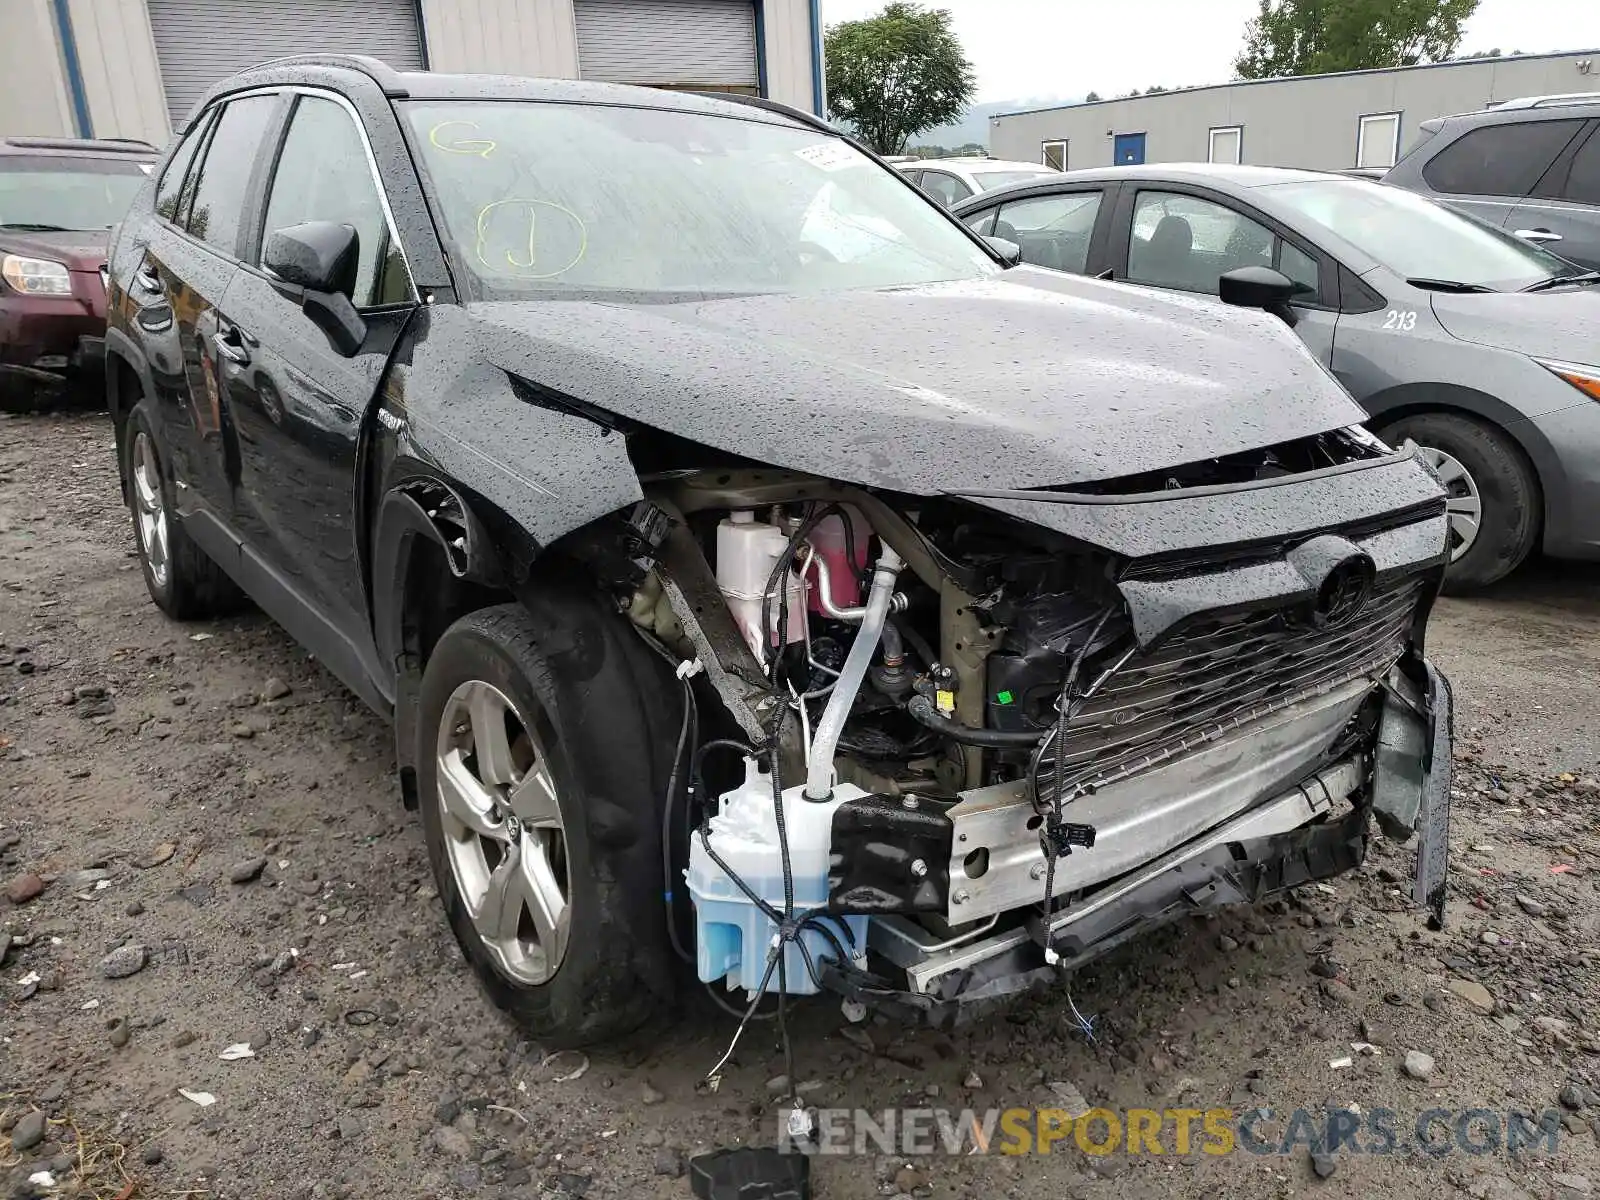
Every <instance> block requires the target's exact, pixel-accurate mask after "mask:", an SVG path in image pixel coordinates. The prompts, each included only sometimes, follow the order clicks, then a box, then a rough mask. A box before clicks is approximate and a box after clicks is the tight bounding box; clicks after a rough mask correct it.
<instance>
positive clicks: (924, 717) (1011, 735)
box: [906, 695, 1050, 750]
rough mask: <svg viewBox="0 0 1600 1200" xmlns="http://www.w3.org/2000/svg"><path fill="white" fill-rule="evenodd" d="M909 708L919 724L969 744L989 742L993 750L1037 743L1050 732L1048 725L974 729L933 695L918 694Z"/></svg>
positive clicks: (985, 744)
mask: <svg viewBox="0 0 1600 1200" xmlns="http://www.w3.org/2000/svg"><path fill="white" fill-rule="evenodd" d="M906 712H907V713H909V714H910V716H911V719H912V720H914V721H916V722H917V723H918V724H919V725H926V726H927V727H928V728H929V729H931V730H933V731H934V732H935V733H939V734H943V735H944V736H945V737H947V738H949V739H950V740H951V741H955V742H960V743H962V744H963V745H967V746H986V747H988V748H989V749H991V750H1016V749H1019V748H1021V747H1024V746H1037V745H1038V744H1039V743H1040V742H1041V741H1043V740H1044V739H1045V738H1047V737H1049V736H1050V730H1048V729H1036V730H1025V729H1024V730H1012V729H974V728H973V727H972V726H971V725H964V724H962V723H961V722H960V721H952V720H951V719H950V718H949V717H947V716H945V715H944V714H943V713H941V712H940V711H939V710H938V709H937V708H935V707H934V703H933V697H932V696H923V695H916V696H913V697H911V699H910V700H908V701H906Z"/></svg>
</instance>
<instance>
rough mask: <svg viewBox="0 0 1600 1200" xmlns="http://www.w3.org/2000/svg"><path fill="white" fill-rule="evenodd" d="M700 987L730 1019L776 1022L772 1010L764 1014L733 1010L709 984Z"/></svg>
mask: <svg viewBox="0 0 1600 1200" xmlns="http://www.w3.org/2000/svg"><path fill="white" fill-rule="evenodd" d="M701 986H702V987H704V988H705V989H706V995H708V996H710V997H711V1002H712V1003H713V1004H715V1005H716V1006H717V1007H718V1008H720V1009H721V1010H722V1011H723V1012H725V1013H727V1014H728V1015H729V1016H730V1017H738V1018H739V1019H740V1020H741V1021H776V1020H777V1019H778V1012H777V1010H776V1009H774V1010H773V1011H772V1012H767V1013H764V1012H750V1011H749V1010H747V1009H743V1008H735V1007H734V1006H733V1005H731V1004H729V1003H728V1002H727V1001H726V1000H724V999H723V998H722V997H721V996H719V995H717V989H716V988H714V987H712V986H711V985H710V984H709V983H703V984H701Z"/></svg>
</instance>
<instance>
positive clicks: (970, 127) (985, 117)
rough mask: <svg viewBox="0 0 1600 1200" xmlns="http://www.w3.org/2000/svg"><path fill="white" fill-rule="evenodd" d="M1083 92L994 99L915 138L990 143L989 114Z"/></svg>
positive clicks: (925, 142) (1065, 100)
mask: <svg viewBox="0 0 1600 1200" xmlns="http://www.w3.org/2000/svg"><path fill="white" fill-rule="evenodd" d="M1082 99H1083V97H1082V96H1081V95H1080V96H1033V97H1029V98H1028V99H1025V100H994V101H991V102H989V103H987V104H974V105H973V106H972V107H971V108H969V109H967V115H966V116H964V117H962V118H961V120H959V121H957V122H955V123H954V124H952V125H941V126H939V128H937V129H928V130H924V131H923V132H922V133H919V134H917V136H916V137H914V138H912V139H911V140H912V141H913V142H914V143H916V144H917V145H919V146H965V145H967V144H969V143H972V142H976V143H977V144H978V145H980V146H987V145H988V144H989V118H990V117H992V116H994V115H995V114H997V113H1004V112H1015V111H1016V110H1017V109H1019V108H1045V107H1047V106H1049V105H1053V104H1076V103H1077V102H1078V101H1080V100H1082Z"/></svg>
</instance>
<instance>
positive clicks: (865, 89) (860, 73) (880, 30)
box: [824, 0, 977, 154]
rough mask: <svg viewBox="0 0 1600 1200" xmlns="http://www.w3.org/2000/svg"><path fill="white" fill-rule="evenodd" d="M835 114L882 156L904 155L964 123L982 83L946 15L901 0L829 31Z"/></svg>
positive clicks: (830, 92)
mask: <svg viewBox="0 0 1600 1200" xmlns="http://www.w3.org/2000/svg"><path fill="white" fill-rule="evenodd" d="M824 51H825V54H826V57H827V62H828V112H829V114H830V115H831V116H833V117H834V119H836V120H840V121H847V122H849V123H850V124H851V125H853V126H854V127H855V129H856V132H857V133H858V134H859V135H860V136H861V139H862V140H863V141H865V142H866V143H867V144H868V145H869V146H871V147H872V148H873V149H874V150H876V151H877V152H878V153H879V154H903V153H904V152H905V146H906V142H907V140H908V139H909V138H911V137H913V136H914V135H916V134H918V133H921V132H922V131H923V130H924V129H933V128H935V127H936V126H939V125H949V124H951V123H953V122H955V121H959V120H960V119H961V116H962V114H963V113H965V112H966V110H967V105H968V104H970V103H971V102H972V94H973V90H974V88H975V87H976V84H977V80H976V77H975V76H974V74H973V71H972V64H971V63H970V62H968V61H967V57H966V55H965V54H963V53H962V51H961V43H960V42H959V41H957V40H956V36H955V34H954V33H953V32H952V31H951V28H950V14H949V12H947V11H946V10H944V9H932V10H929V9H924V8H923V7H922V6H921V5H920V4H915V3H910V2H909V0H895V2H894V3H891V4H888V5H886V6H885V7H884V9H883V11H882V12H880V13H879V14H878V15H877V16H875V17H865V18H863V19H862V20H859V21H845V22H843V23H841V24H838V25H834V26H832V27H830V28H829V30H828V33H827V38H826V41H825V46H824Z"/></svg>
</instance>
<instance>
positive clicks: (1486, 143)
mask: <svg viewBox="0 0 1600 1200" xmlns="http://www.w3.org/2000/svg"><path fill="white" fill-rule="evenodd" d="M1583 128H1584V121H1583V120H1582V118H1567V119H1562V120H1554V121H1541V120H1531V119H1530V120H1527V121H1500V122H1496V123H1495V124H1491V125H1480V126H1478V127H1477V128H1476V129H1469V130H1468V131H1467V132H1466V133H1464V134H1462V135H1461V136H1460V137H1459V138H1456V139H1455V140H1454V141H1453V142H1451V143H1449V144H1448V145H1446V146H1444V147H1442V148H1441V149H1439V150H1437V151H1435V152H1434V153H1433V154H1432V155H1431V156H1430V157H1429V158H1428V160H1427V161H1426V162H1424V163H1423V164H1422V180H1423V182H1424V183H1425V184H1427V187H1428V190H1429V191H1431V192H1433V193H1434V194H1435V195H1436V196H1438V197H1439V198H1440V199H1441V200H1444V201H1445V202H1446V203H1448V204H1449V205H1450V206H1451V207H1452V208H1455V209H1458V210H1459V211H1461V212H1464V213H1466V214H1467V216H1469V217H1476V218H1477V219H1478V220H1480V221H1487V222H1488V223H1489V224H1491V225H1498V226H1500V227H1501V228H1502V229H1511V228H1514V226H1513V225H1512V224H1511V223H1510V220H1511V214H1512V211H1513V210H1514V209H1515V208H1516V207H1517V206H1518V204H1520V203H1521V202H1522V201H1523V200H1524V199H1525V198H1526V197H1527V196H1528V195H1529V194H1530V193H1531V192H1532V191H1533V189H1534V186H1535V185H1536V184H1537V183H1538V182H1539V181H1540V180H1541V179H1542V178H1543V177H1544V176H1545V175H1546V173H1547V172H1549V170H1550V169H1551V167H1552V166H1553V165H1554V164H1555V162H1556V160H1557V159H1559V158H1560V157H1561V156H1562V154H1563V152H1564V151H1566V149H1567V148H1568V147H1569V146H1570V145H1572V144H1573V142H1575V141H1576V140H1577V139H1578V138H1579V137H1580V136H1581V135H1582V132H1583ZM1515 228H1521V226H1515Z"/></svg>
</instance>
